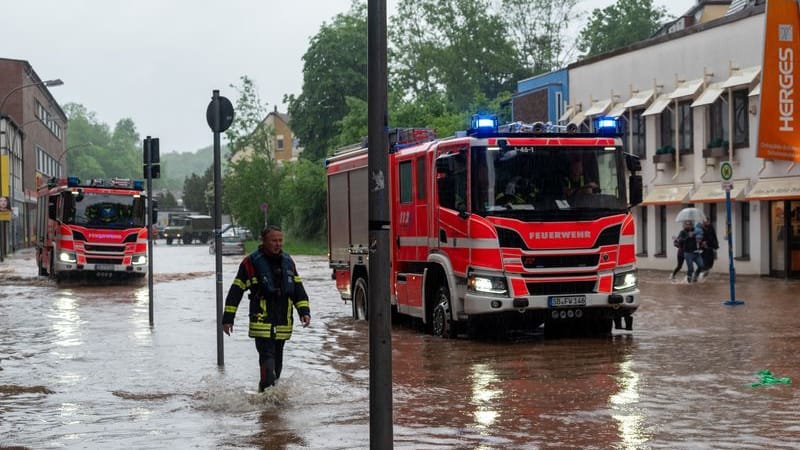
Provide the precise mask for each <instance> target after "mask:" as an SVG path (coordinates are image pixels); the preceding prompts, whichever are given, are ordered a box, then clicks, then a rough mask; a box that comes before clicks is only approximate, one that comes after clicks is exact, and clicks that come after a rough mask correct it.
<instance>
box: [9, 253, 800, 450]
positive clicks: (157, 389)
mask: <svg viewBox="0 0 800 450" xmlns="http://www.w3.org/2000/svg"><path fill="white" fill-rule="evenodd" d="M154 252H155V258H154V272H155V277H154V279H155V287H154V292H155V299H154V303H155V309H154V317H155V320H154V322H155V325H154V326H153V327H152V328H151V327H150V325H149V323H148V289H147V283H146V282H142V283H140V284H137V285H123V286H119V285H114V286H85V285H79V284H72V285H64V286H61V287H57V286H56V285H55V284H54V283H53V282H50V281H48V280H46V279H44V278H40V277H37V276H36V265H35V262H34V260H33V253H32V252H31V251H29V250H26V251H23V252H18V253H17V254H16V255H12V258H10V259H7V260H6V261H5V262H3V263H0V330H2V331H0V449H2V448H7V447H15V446H20V447H23V448H34V449H41V448H103V449H163V448H173V449H183V448H268V449H284V448H312V449H321V448H333V449H351V448H368V447H369V393H368V387H369V369H368V360H369V359H368V354H367V349H368V337H367V328H368V326H367V324H366V323H364V322H354V321H353V320H352V319H351V318H350V305H349V304H348V305H345V304H343V302H342V301H341V300H340V298H339V296H338V294H337V292H336V290H335V289H334V282H333V281H332V280H331V279H330V270H329V269H328V267H327V260H326V259H325V258H324V257H304V256H299V257H296V260H297V264H298V269H299V270H300V273H301V275H302V276H303V279H304V282H305V285H306V290H307V291H308V293H309V296H310V300H311V309H312V324H311V326H310V327H309V328H307V329H302V328H299V327H298V328H296V329H295V333H294V335H293V339H292V340H291V341H290V342H289V343H288V344H287V346H286V356H285V369H284V373H283V375H282V377H281V380H280V382H279V384H278V385H277V386H276V387H275V388H274V389H273V390H272V391H271V392H269V393H267V394H264V395H259V394H256V393H255V390H256V387H257V383H258V363H257V353H256V350H255V346H254V345H253V343H252V340H251V339H249V338H248V337H247V321H246V316H245V315H244V314H245V312H244V311H241V310H240V314H239V317H237V322H236V326H235V328H234V333H233V336H232V337H226V338H225V367H224V369H220V368H218V366H217V360H216V331H215V314H216V305H215V302H216V298H215V284H214V282H215V275H214V256H213V255H209V254H208V249H207V247H206V246H166V245H164V242H163V241H161V242H160V243H159V245H158V246H156V247H155V249H154ZM223 261H224V281H223V286H224V287H223V291H224V292H227V289H228V286H229V284H230V282H231V280H232V278H233V276H234V274H235V272H236V269H237V265H238V263H239V261H240V257H231V256H226V257H224V259H223ZM715 269H716V271H717V272H716V273H712V275H711V276H710V277H709V279H708V280H707V281H706V282H704V283H701V284H695V285H687V284H685V283H673V282H671V281H669V280H668V279H667V278H666V273H663V272H643V273H641V274H640V275H641V277H642V280H643V281H642V286H641V288H642V292H643V300H642V306H641V307H640V309H639V311H638V312H637V313H636V314H635V316H634V317H635V321H634V330H633V332H619V331H615V332H614V335H613V336H612V337H609V338H591V339H589V338H563V339H544V338H543V337H542V336H532V337H527V338H525V339H495V340H466V339H458V340H443V339H440V338H434V337H431V336H427V335H424V334H422V333H421V332H418V331H416V330H414V329H411V328H409V327H406V326H402V325H396V326H395V327H394V328H393V337H394V338H393V361H394V362H393V379H394V380H393V381H394V391H393V396H394V442H395V447H396V448H413V449H420V448H464V449H474V448H482V449H496V448H507V449H517V448H524V449H531V448H548V449H555V448H559V449H560V448H595V449H646V448H669V449H672V448H692V449H695V448H700V449H704V448H708V449H711V448H714V449H717V448H737V449H738V448H750V449H767V448H769V449H790V448H791V449H797V448H800V389H798V385H800V357H798V355H800V319H799V318H800V294H798V293H799V292H800V282H798V281H788V282H787V281H784V280H777V279H770V278H757V277H743V276H741V277H739V278H738V280H737V284H736V297H737V299H739V300H744V301H745V304H744V305H740V306H726V305H723V302H725V301H726V300H729V297H730V295H729V284H728V279H727V267H716V268H715ZM723 271H725V272H724V273H723ZM242 307H243V308H244V310H245V311H246V303H244V302H243V303H242ZM760 370H770V371H771V372H772V373H773V374H774V375H775V376H776V377H789V378H791V380H792V384H774V385H765V386H755V387H754V386H751V384H753V383H755V382H757V381H759V380H760V377H759V376H758V375H757V372H758V371H760Z"/></svg>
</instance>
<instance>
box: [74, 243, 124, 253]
mask: <svg viewBox="0 0 800 450" xmlns="http://www.w3.org/2000/svg"><path fill="white" fill-rule="evenodd" d="M84 248H85V249H86V251H87V252H98V253H100V252H102V253H114V254H117V253H118V254H124V253H125V246H124V245H97V244H86V245H84Z"/></svg>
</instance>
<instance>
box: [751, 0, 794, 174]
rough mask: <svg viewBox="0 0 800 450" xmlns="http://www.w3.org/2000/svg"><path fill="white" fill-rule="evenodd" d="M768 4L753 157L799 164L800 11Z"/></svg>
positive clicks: (788, 3)
mask: <svg viewBox="0 0 800 450" xmlns="http://www.w3.org/2000/svg"><path fill="white" fill-rule="evenodd" d="M798 8H799V6H798V1H797V0H768V1H767V18H766V27H765V32H764V65H763V69H762V72H761V108H760V110H761V116H760V117H759V122H758V149H757V151H756V156H758V157H759V158H766V159H783V160H788V161H799V162H800V101H799V100H800V45H799V44H800V9H798Z"/></svg>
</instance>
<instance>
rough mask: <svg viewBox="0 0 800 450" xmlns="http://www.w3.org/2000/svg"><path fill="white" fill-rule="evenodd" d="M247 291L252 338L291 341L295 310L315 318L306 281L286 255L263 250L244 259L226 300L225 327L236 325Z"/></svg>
mask: <svg viewBox="0 0 800 450" xmlns="http://www.w3.org/2000/svg"><path fill="white" fill-rule="evenodd" d="M245 291H250V292H249V295H248V297H249V298H250V309H249V311H248V312H249V314H250V328H249V332H248V336H250V337H252V338H269V339H277V340H288V339H289V338H291V336H292V307H294V308H296V309H297V313H298V314H299V315H300V316H303V315H311V311H310V309H309V304H308V296H307V295H306V291H305V289H304V288H303V282H302V280H301V278H300V275H298V273H297V268H296V267H295V264H294V261H293V260H292V258H291V257H290V256H289V255H288V254H286V253H283V252H281V254H280V255H278V256H276V257H268V256H267V255H265V254H264V253H263V252H262V251H261V248H260V247H259V248H258V249H257V250H256V251H254V252H253V253H251V254H250V255H248V256H246V257H245V258H244V260H242V263H241V264H240V265H239V271H238V272H237V273H236V279H234V280H233V283H232V284H231V287H230V289H229V290H228V295H227V297H226V298H225V312H224V314H223V315H222V323H223V324H226V323H230V324H232V323H233V318H234V316H235V315H236V311H237V309H238V307H239V302H241V300H242V296H243V295H244V292H245Z"/></svg>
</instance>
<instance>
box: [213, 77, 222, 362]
mask: <svg viewBox="0 0 800 450" xmlns="http://www.w3.org/2000/svg"><path fill="white" fill-rule="evenodd" d="M211 99H212V101H213V102H214V123H215V124H217V125H219V123H220V122H221V114H220V110H219V90H218V89H214V91H213V95H212V97H211ZM221 181H222V163H221V160H220V145H219V131H214V256H215V257H216V272H217V285H216V289H217V365H218V366H224V365H225V350H224V348H223V345H222V311H223V307H222V254H221V253H220V249H221V248H222V230H221V228H222V186H221Z"/></svg>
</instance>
